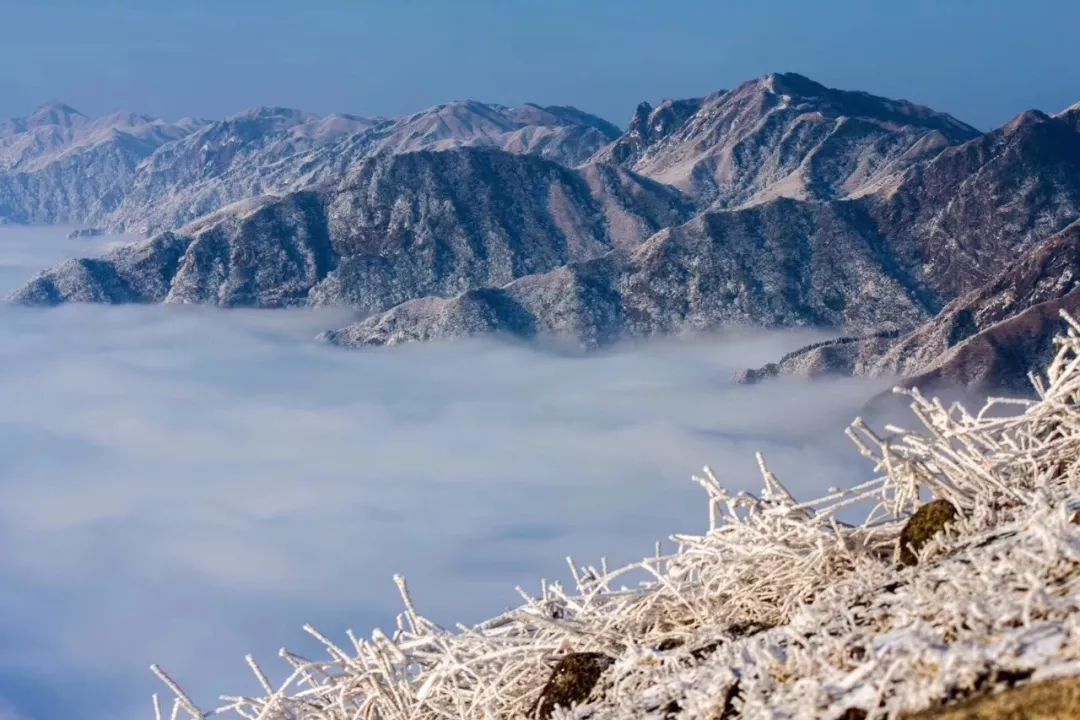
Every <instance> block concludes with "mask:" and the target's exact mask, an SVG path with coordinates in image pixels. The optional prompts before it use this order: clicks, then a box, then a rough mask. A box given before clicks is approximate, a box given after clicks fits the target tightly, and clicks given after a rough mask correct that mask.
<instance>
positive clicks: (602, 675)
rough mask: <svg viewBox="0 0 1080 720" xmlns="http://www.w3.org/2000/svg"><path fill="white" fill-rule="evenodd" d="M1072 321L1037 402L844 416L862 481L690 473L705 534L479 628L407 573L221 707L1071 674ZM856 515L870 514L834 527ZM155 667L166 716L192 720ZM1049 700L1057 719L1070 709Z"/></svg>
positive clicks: (725, 694)
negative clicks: (258, 689)
mask: <svg viewBox="0 0 1080 720" xmlns="http://www.w3.org/2000/svg"><path fill="white" fill-rule="evenodd" d="M1064 317H1065V319H1066V320H1067V322H1068V324H1069V328H1068V330H1067V334H1066V335H1064V336H1062V337H1059V338H1058V339H1057V341H1056V342H1057V346H1058V349H1057V353H1056V355H1055V356H1054V357H1053V359H1052V360H1051V361H1050V363H1049V365H1048V366H1047V368H1046V372H1045V376H1044V377H1041V378H1035V377H1033V378H1032V381H1033V383H1034V385H1035V389H1036V392H1037V398H1036V399H1035V400H1031V401H1028V400H1009V399H991V400H990V401H989V402H988V403H987V405H986V406H985V407H984V408H983V409H982V410H980V411H979V412H978V413H975V414H972V413H970V412H968V411H967V410H966V409H964V407H962V406H960V405H952V406H948V407H947V406H945V405H944V404H942V403H941V402H940V401H938V400H937V399H928V398H927V397H924V396H923V395H922V394H920V393H919V392H918V391H917V390H906V391H903V392H905V393H906V394H907V395H908V397H909V399H910V401H911V409H912V411H913V413H914V415H915V417H916V418H917V419H918V421H919V424H920V425H921V426H922V427H921V429H919V430H916V431H909V430H905V429H902V428H899V427H893V426H887V427H886V428H885V431H884V432H879V431H874V430H872V429H871V428H870V427H868V426H867V425H866V424H865V423H863V422H862V421H860V420H856V421H855V422H854V423H853V424H852V425H851V427H850V429H849V430H848V434H849V436H850V438H851V439H852V440H853V441H854V443H855V445H856V446H857V448H858V450H859V452H860V453H861V454H862V455H863V457H865V458H866V459H867V460H869V461H870V462H872V463H873V464H874V468H875V470H876V473H877V477H876V479H874V480H871V481H869V482H866V483H863V484H861V485H858V486H855V487H852V488H850V489H846V490H835V491H830V492H828V493H827V494H825V495H824V496H822V497H819V498H817V499H814V500H809V501H800V500H799V499H797V498H795V497H793V495H792V494H791V493H790V492H789V491H788V489H787V488H786V487H785V485H784V484H782V483H781V481H780V480H779V479H778V478H777V477H776V476H775V475H773V473H772V472H771V471H770V470H769V469H768V466H767V465H766V463H765V461H764V459H762V458H759V463H760V469H761V474H762V478H763V488H762V490H761V492H760V494H758V495H752V494H747V493H738V494H731V493H729V492H728V491H727V490H726V489H725V487H724V485H723V484H722V483H721V481H720V479H718V477H717V476H716V474H714V473H713V472H712V471H710V470H708V469H706V470H705V471H704V473H703V474H702V476H701V477H700V478H696V480H697V482H698V483H699V484H700V485H701V486H702V488H703V489H704V490H705V492H706V495H707V500H708V503H707V504H708V510H709V525H708V528H707V531H706V532H705V533H704V534H703V535H699V536H689V535H678V536H674V537H673V538H672V540H673V542H674V543H675V547H674V549H672V550H670V551H668V552H664V551H662V550H661V548H660V547H659V546H658V547H657V552H656V554H655V555H654V556H651V557H648V558H645V559H643V560H642V561H640V562H637V563H633V564H631V565H629V566H626V567H622V568H618V569H614V568H609V567H608V566H607V563H606V562H604V561H601V562H600V563H599V564H597V565H591V566H580V565H578V564H577V563H576V562H574V561H572V560H571V561H570V567H571V572H572V575H573V583H572V584H571V585H568V586H564V585H561V584H558V583H547V582H545V583H542V584H541V585H540V588H539V590H538V591H533V592H528V591H525V590H521V591H520V592H521V595H522V598H523V604H522V605H521V606H520V607H519V608H517V609H516V610H513V611H510V612H508V613H506V614H504V615H502V616H500V617H497V618H494V619H492V620H490V621H488V622H485V623H482V624H480V625H476V626H473V627H466V626H460V625H459V626H457V627H455V628H444V627H440V626H438V625H436V624H435V623H433V622H431V621H430V620H428V619H426V618H425V617H424V616H423V615H422V614H421V613H420V610H419V609H418V606H417V605H416V604H415V603H414V601H413V599H412V598H411V596H410V594H409V591H408V587H407V585H406V583H405V580H404V579H401V578H399V579H398V580H397V582H398V586H399V589H400V592H401V596H402V599H403V601H404V608H405V609H404V612H403V613H402V614H401V615H400V616H399V619H398V625H397V627H396V628H395V629H393V630H391V631H390V632H388V633H384V632H382V631H380V630H376V631H374V632H373V633H372V634H371V635H370V637H368V638H361V637H358V636H356V635H354V634H353V633H351V632H350V633H348V637H347V638H345V639H344V640H343V641H338V640H336V639H331V638H328V637H325V636H324V635H322V634H321V633H319V631H317V630H316V629H314V628H307V630H308V632H309V633H310V634H311V635H312V636H314V637H315V638H316V639H317V640H318V641H320V642H321V643H322V644H323V645H324V646H325V649H326V653H327V657H325V658H324V659H316V660H311V659H307V658H303V657H300V656H298V655H296V654H293V653H291V652H288V651H286V650H282V651H281V657H282V659H283V661H284V663H285V667H286V668H287V670H286V672H285V673H284V678H283V679H282V678H281V677H279V676H277V675H274V678H275V679H273V680H272V679H271V673H270V672H269V671H268V670H264V669H263V667H262V666H261V665H259V664H258V663H257V662H256V661H255V660H254V659H253V658H251V657H249V658H248V664H249V665H250V666H251V669H252V670H253V671H254V674H255V676H256V678H257V680H258V682H259V684H260V685H261V686H262V688H263V691H264V694H263V695H262V696H260V697H229V696H226V697H224V698H223V706H222V707H221V708H220V709H218V710H217V711H215V712H216V713H224V714H232V715H236V716H240V717H244V718H266V719H269V718H327V719H330V718H333V719H335V720H336V719H339V718H341V719H343V718H381V719H383V720H406V719H410V720H412V719H426V718H510V717H555V718H581V719H584V718H596V719H599V718H650V717H651V718H702V719H705V718H728V717H749V718H819V717H825V718H837V717H843V718H848V719H850V718H866V717H899V716H903V715H907V714H909V713H914V712H920V711H924V710H927V709H931V708H935V707H939V706H942V705H947V704H949V703H953V702H956V701H963V700H965V699H968V698H971V697H979V696H981V695H986V694H990V693H996V692H998V691H1002V690H1005V689H1006V688H1009V687H1012V686H1014V685H1016V686H1020V688H1019V691H1020V692H1028V693H1029V694H1031V693H1034V691H1036V690H1038V689H1040V688H1043V687H1046V686H1044V685H1038V684H1037V683H1040V682H1042V681H1047V680H1054V679H1060V678H1075V677H1076V676H1077V675H1080V612H1078V611H1080V592H1078V590H1080V587H1078V585H1080V572H1078V570H1080V524H1078V518H1080V463H1078V461H1077V458H1078V457H1080V325H1078V324H1077V323H1076V322H1075V321H1074V320H1072V319H1071V318H1070V317H1069V316H1067V315H1066V316H1064ZM853 509H861V510H862V511H864V512H865V519H864V520H863V521H862V522H860V523H857V524H848V523H845V522H842V521H841V520H840V516H841V515H845V514H846V513H848V512H850V511H852V510H853ZM845 516H846V515H845ZM208 649H209V648H208ZM153 669H154V671H155V672H156V673H157V674H158V675H159V677H160V678H161V679H162V680H163V681H164V682H165V684H166V685H167V686H168V687H169V688H170V690H171V691H172V692H173V693H175V695H176V700H175V702H174V703H173V706H172V710H171V713H172V715H173V716H174V717H176V716H180V715H183V714H187V715H190V716H191V717H193V718H202V717H204V713H203V711H202V710H201V709H199V708H196V707H195V705H194V703H193V702H192V701H191V700H190V699H188V698H187V696H186V695H184V693H183V691H182V690H181V689H180V687H179V686H178V685H177V684H176V683H175V682H174V681H173V680H172V679H171V678H170V677H169V676H168V675H166V674H165V672H163V671H162V670H160V669H159V668H157V667H156V666H155V667H154V668H153ZM553 669H554V670H553ZM1070 682H1071V681H1070ZM1066 688H1071V690H1068V691H1069V692H1072V696H1071V697H1072V699H1071V700H1067V702H1073V703H1075V702H1076V700H1077V698H1076V693H1075V692H1073V690H1075V687H1074V686H1073V685H1071V684H1070V685H1067V686H1066ZM1032 696H1033V697H1034V695H1033V694H1032ZM1047 702H1049V703H1050V705H1051V707H1052V711H1054V712H1060V713H1062V714H1060V717H1067V716H1068V713H1069V712H1071V711H1072V710H1073V709H1075V708H1074V707H1073V706H1072V705H1069V706H1065V705H1063V704H1062V702H1065V701H1056V704H1055V701H1044V704H1046V703H1047ZM1033 707H1034V706H1033ZM155 708H156V709H157V711H158V715H159V717H161V716H163V715H165V716H167V715H168V714H169V712H170V711H169V709H168V707H164V708H163V707H161V704H160V703H159V701H158V699H157V698H156V697H155Z"/></svg>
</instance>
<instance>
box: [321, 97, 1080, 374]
mask: <svg viewBox="0 0 1080 720" xmlns="http://www.w3.org/2000/svg"><path fill="white" fill-rule="evenodd" d="M1076 218H1080V133H1077V132H1075V131H1074V130H1073V129H1072V128H1071V126H1070V125H1069V124H1068V123H1066V122H1063V120H1062V118H1060V117H1059V118H1051V117H1049V116H1045V115H1041V114H1034V113H1025V114H1023V115H1021V116H1020V117H1018V118H1017V119H1016V120H1013V121H1012V122H1010V123H1009V124H1008V125H1006V126H1005V127H1004V128H1001V129H999V130H995V131H993V132H990V133H987V134H985V135H982V136H979V137H976V138H974V139H972V140H970V141H968V142H966V143H963V144H961V145H958V146H953V147H949V148H945V149H943V150H941V151H939V152H938V153H937V154H936V155H934V156H933V157H931V158H929V159H925V160H923V161H922V162H920V163H916V164H915V165H912V166H911V167H909V168H908V169H906V170H905V171H904V172H902V173H900V174H898V175H896V176H894V177H892V178H891V179H890V181H889V182H888V183H885V184H883V185H882V186H881V187H879V188H877V189H876V190H875V191H874V192H872V193H868V194H865V195H862V196H860V197H858V198H851V199H847V200H841V201H828V202H821V201H817V202H814V201H797V200H773V201H770V202H766V203H759V204H755V205H751V206H747V207H743V208H741V209H732V210H720V211H717V210H713V211H709V212H707V213H705V214H703V215H701V216H700V217H698V218H695V219H694V220H692V221H690V222H689V223H687V224H686V225H684V226H682V227H677V228H672V229H668V230H664V231H662V232H660V233H659V234H658V235H657V236H655V237H654V238H651V239H650V240H649V241H647V242H646V243H645V245H644V246H643V247H642V249H640V250H638V251H637V252H636V253H635V254H634V255H633V256H631V257H629V258H628V259H625V260H624V259H623V258H618V257H613V258H611V259H608V260H605V261H604V263H605V264H604V265H603V268H602V269H601V267H600V263H599V261H597V262H594V263H592V264H591V265H590V266H589V267H588V268H579V267H568V268H565V269H560V270H558V271H555V272H552V273H549V274H547V275H544V276H542V277H535V278H523V279H521V280H518V281H516V282H514V283H512V284H510V285H508V286H506V287H501V288H488V289H484V290H480V291H474V292H472V293H470V294H468V295H467V296H463V297H461V298H449V299H441V298H438V299H436V298H432V299H426V300H422V301H416V302H413V303H410V304H406V305H403V306H401V307H398V308H394V309H392V310H390V311H388V312H387V313H385V314H383V315H379V316H374V317H370V318H366V319H365V320H363V321H362V322H360V323H358V324H356V325H354V326H351V327H349V328H346V329H343V330H342V331H337V332H334V333H330V334H329V335H328V337H329V338H330V339H331V340H333V341H335V342H339V343H341V344H345V345H369V344H387V343H389V344H396V343H400V342H406V341H410V340H430V339H434V338H437V337H448V336H454V335H460V334H471V333H475V332H478V331H506V332H512V333H515V334H525V335H529V334H534V333H555V334H559V335H563V336H564V337H566V338H568V339H569V340H571V341H573V342H577V343H580V344H583V345H585V346H591V345H595V344H602V343H604V342H610V341H612V340H614V339H617V338H620V337H626V336H647V335H654V334H660V333H670V332H683V331H690V330H708V329H715V328H719V327H723V326H727V325H731V324H749V325H757V326H768V327H788V326H803V325H819V326H833V327H842V328H845V329H846V330H848V331H852V332H856V333H871V334H875V335H885V336H891V335H894V334H896V333H898V332H899V331H901V330H909V329H912V328H914V327H916V326H917V325H919V324H920V323H922V322H923V321H926V320H929V319H930V318H931V317H933V316H934V315H935V314H936V313H938V312H939V311H940V310H941V309H942V308H943V307H944V306H945V305H946V304H947V303H949V302H950V301H951V300H953V299H954V298H956V297H957V296H958V295H960V294H962V293H964V292H968V291H971V290H974V289H977V288H979V287H981V286H982V284H983V283H985V282H987V281H988V279H990V278H992V277H993V276H994V275H995V274H996V273H997V272H1000V270H1001V268H1002V267H1003V265H1005V264H1007V263H1009V262H1011V261H1012V260H1014V259H1015V258H1016V257H1017V255H1018V254H1020V253H1023V252H1024V251H1025V250H1027V249H1029V248H1035V247H1039V243H1041V242H1042V241H1043V240H1045V238H1046V237H1047V236H1049V235H1051V234H1052V233H1054V232H1055V231H1057V230H1060V229H1061V228H1062V227H1063V226H1065V225H1066V224H1068V223H1069V222H1070V221H1072V220H1074V219H1076ZM550 299H555V300H557V301H558V302H551V301H550ZM478 317H483V318H485V320H484V322H483V323H480V322H478V321H477V319H476V318H478ZM886 346H887V343H886V342H885V341H884V340H883V339H881V338H875V339H873V340H867V341H865V342H864V343H862V344H861V345H858V346H854V345H850V344H848V343H846V342H841V343H837V344H836V345H835V346H828V347H824V348H818V349H816V351H815V352H816V353H817V355H825V354H830V356H831V354H838V353H839V354H842V353H852V352H857V351H858V350H857V348H861V349H862V350H863V351H865V352H866V353H868V354H869V355H870V356H871V357H876V355H875V352H883V351H884V348H885V347H886ZM781 365H782V366H783V367H785V368H788V367H792V368H793V367H796V366H795V365H793V364H792V362H788V363H787V364H786V365H785V364H781ZM829 367H830V369H832V370H834V371H841V372H843V371H845V367H844V366H843V365H842V364H841V363H832V364H831V365H830V366H829ZM882 372H887V371H886V370H883V371H882ZM750 377H755V375H753V374H751V375H750Z"/></svg>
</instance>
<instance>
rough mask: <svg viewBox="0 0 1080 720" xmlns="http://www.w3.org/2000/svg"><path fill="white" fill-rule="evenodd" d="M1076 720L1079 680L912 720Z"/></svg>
mask: <svg viewBox="0 0 1080 720" xmlns="http://www.w3.org/2000/svg"><path fill="white" fill-rule="evenodd" d="M1077 717H1080V677H1065V678H1057V679H1054V680H1046V681H1043V682H1037V683H1031V684H1029V685H1021V686H1020V687H1016V688H1011V689H1008V690H1004V691H1002V692H996V693H991V694H987V695H982V696H979V697H976V698H971V699H969V700H965V701H964V702H961V703H958V704H956V705H951V706H948V707H944V708H940V709H934V710H927V711H924V712H920V713H915V714H913V715H910V716H909V720H1072V719H1073V718H1077Z"/></svg>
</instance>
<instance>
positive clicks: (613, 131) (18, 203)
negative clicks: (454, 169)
mask: <svg viewBox="0 0 1080 720" xmlns="http://www.w3.org/2000/svg"><path fill="white" fill-rule="evenodd" d="M2 127H3V130H0V217H5V218H7V219H8V220H12V221H16V222H37V223H50V222H72V223H86V224H94V225H102V226H107V227H111V228H113V229H118V230H119V229H122V230H128V231H135V232H144V233H149V232H153V231H156V230H162V229H167V228H175V227H178V226H179V225H182V224H184V223H186V222H189V221H191V220H194V219H196V218H198V217H200V216H202V215H205V214H207V213H210V212H213V211H215V210H217V209H219V208H221V207H224V206H225V205H228V204H230V203H233V202H237V201H239V200H243V199H245V198H249V197H253V196H256V195H260V194H264V193H271V192H273V193H284V192H289V191H292V190H297V189H300V188H305V187H311V186H314V185H316V184H320V183H326V182H331V183H332V182H336V181H338V180H339V179H340V178H341V177H343V176H344V175H345V174H346V172H347V170H348V168H349V167H350V166H351V165H352V164H354V163H357V162H361V161H363V160H364V159H366V158H368V157H371V156H373V155H378V154H385V153H401V152H413V151H418V150H444V149H450V148H455V147H472V146H481V147H492V148H499V149H503V150H506V151H508V152H515V153H525V154H533V155H539V156H541V157H545V158H548V159H551V160H554V161H556V162H559V163H562V164H565V165H576V164H578V163H580V162H581V161H583V160H585V159H587V158H588V157H590V156H591V155H593V154H594V153H595V152H596V151H597V150H598V149H599V148H600V147H602V146H604V145H605V144H607V143H608V142H610V141H611V140H612V139H614V138H615V137H617V136H618V134H619V130H618V128H616V127H614V126H612V125H611V124H609V123H607V122H605V121H603V120H601V119H599V118H597V117H594V116H592V115H589V114H587V113H584V112H581V111H580V110H576V109H574V108H565V107H549V108H543V107H540V106H537V105H523V106H521V107H516V108H515V107H505V106H501V105H490V104H485V103H479V102H473V101H464V102H456V103H448V104H445V105H439V106H437V107H434V108H431V109H429V110H426V111H423V112H420V113H415V114H413V115H409V116H406V117H402V118H396V119H385V118H375V119H370V118H362V117H357V116H353V115H330V116H326V117H319V116H317V115H313V114H311V113H306V112H302V111H300V110H293V109H289V108H278V107H264V108H255V109H253V110H249V111H247V112H245V113H241V114H239V115H235V116H233V117H230V118H227V119H225V120H221V121H217V122H210V123H204V122H194V121H181V122H180V123H176V124H172V125H170V124H167V123H163V122H162V121H159V120H154V119H153V118H148V117H144V116H138V115H133V114H128V115H116V116H111V117H109V118H103V119H101V120H97V121H93V120H89V119H88V118H86V117H85V116H83V115H81V114H80V113H78V112H77V111H74V110H72V109H71V108H69V107H67V106H66V105H63V104H61V103H55V104H52V105H49V106H45V107H43V108H42V109H40V110H38V111H37V112H35V113H34V115H32V116H31V117H30V118H26V119H19V120H14V121H9V122H8V123H6V124H5V125H4V126H2Z"/></svg>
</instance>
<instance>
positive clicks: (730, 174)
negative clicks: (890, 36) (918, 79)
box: [597, 73, 979, 208]
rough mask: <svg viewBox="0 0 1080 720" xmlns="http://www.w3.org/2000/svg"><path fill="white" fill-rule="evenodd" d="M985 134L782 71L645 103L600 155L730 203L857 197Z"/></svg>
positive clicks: (908, 107) (719, 205)
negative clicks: (698, 94) (699, 95)
mask: <svg viewBox="0 0 1080 720" xmlns="http://www.w3.org/2000/svg"><path fill="white" fill-rule="evenodd" d="M978 134H979V133H978V131H977V130H975V129H974V128H972V127H970V126H968V125H965V124H964V123H962V122H960V121H958V120H956V119H954V118H952V117H950V116H948V115H945V114H944V113H938V112H934V111H932V110H930V109H928V108H925V107H922V106H920V105H914V104H912V103H909V102H905V101H900V100H889V99H886V98H880V97H876V96H874V95H869V94H867V93H862V92H850V91H844V90H832V89H830V88H826V87H825V86H823V85H820V84H818V83H816V82H814V81H812V80H809V79H808V78H805V77H802V76H801V75H796V74H794V73H783V74H772V75H767V76H765V77H763V78H760V79H758V80H753V81H751V82H748V83H744V84H743V85H740V86H739V87H737V88H735V89H734V90H730V91H721V92H717V93H714V94H712V95H710V96H708V97H706V98H703V99H693V100H680V101H674V102H673V101H666V102H664V103H662V104H661V105H660V106H658V107H656V108H652V107H651V106H649V105H648V104H643V105H641V106H639V107H638V110H637V112H636V113H635V115H634V118H633V120H632V121H631V124H630V128H629V129H628V130H627V132H626V133H625V134H624V135H623V136H622V137H620V138H619V139H618V140H616V141H615V142H613V143H612V144H611V145H610V146H608V147H606V148H604V149H603V150H601V151H600V152H599V153H598V155H597V158H598V159H600V160H605V161H610V162H619V163H622V164H624V165H625V166H626V167H628V168H630V169H632V170H634V171H635V172H637V173H639V174H641V175H644V176H646V177H650V178H652V179H654V180H657V181H659V182H663V183H667V184H670V185H674V186H675V187H677V188H679V189H680V190H682V191H684V192H686V193H688V194H690V195H693V196H695V197H697V198H699V199H701V200H702V201H703V202H707V203H711V204H713V206H714V207H717V208H726V207H734V206H739V205H746V204H754V203H761V202H768V201H769V200H772V199H775V198H779V197H786V198H794V199H803V200H832V199H837V198H844V197H855V196H858V195H860V194H864V193H866V192H869V191H871V190H873V189H875V188H877V187H878V186H880V185H881V184H883V183H885V182H887V181H888V179H890V178H891V177H893V176H895V175H897V174H899V173H900V172H902V171H904V170H906V169H907V168H908V167H910V166H911V165H913V164H915V163H916V162H918V161H919V160H923V159H926V158H928V157H932V156H933V155H935V154H936V153H938V152H940V151H941V150H942V149H943V148H945V147H947V146H949V145H954V144H957V143H960V142H964V141H966V140H970V139H971V138H974V137H976V136H977V135H978Z"/></svg>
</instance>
